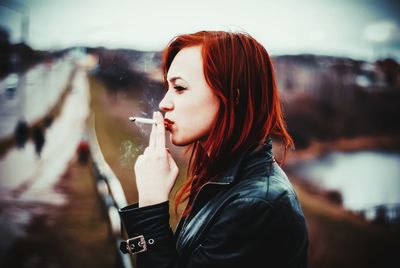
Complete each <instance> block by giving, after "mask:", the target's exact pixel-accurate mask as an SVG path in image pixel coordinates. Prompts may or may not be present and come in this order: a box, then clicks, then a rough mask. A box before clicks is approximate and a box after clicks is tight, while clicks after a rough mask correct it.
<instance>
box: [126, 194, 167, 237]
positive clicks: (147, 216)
mask: <svg viewBox="0 0 400 268" xmlns="http://www.w3.org/2000/svg"><path fill="white" fill-rule="evenodd" d="M119 214H120V216H121V219H122V223H123V225H124V228H125V230H126V233H127V234H128V237H135V236H138V235H143V236H144V237H146V236H147V237H149V236H151V237H153V238H157V239H162V238H166V237H169V236H170V235H171V234H172V230H171V228H170V225H169V201H168V200H167V201H165V202H162V203H159V204H155V205H150V206H146V207H141V208H139V204H138V203H135V204H132V205H129V206H126V207H124V208H122V209H119Z"/></svg>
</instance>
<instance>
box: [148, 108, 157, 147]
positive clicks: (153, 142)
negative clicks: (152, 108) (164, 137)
mask: <svg viewBox="0 0 400 268" xmlns="http://www.w3.org/2000/svg"><path fill="white" fill-rule="evenodd" d="M153 119H155V112H154V113H153ZM156 129H157V126H156V125H155V124H152V125H151V132H150V139H149V147H150V148H151V149H156V133H157V130H156Z"/></svg>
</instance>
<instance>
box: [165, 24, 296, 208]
mask: <svg viewBox="0 0 400 268" xmlns="http://www.w3.org/2000/svg"><path fill="white" fill-rule="evenodd" d="M192 46H201V48H202V59H203V72H204V76H205V79H206V81H207V83H208V85H209V86H210V88H211V89H212V90H213V91H214V92H215V94H216V96H217V97H218V98H219V100H220V108H219V112H218V114H217V120H216V121H215V122H216V123H215V126H214V127H212V129H211V132H210V135H209V136H208V137H207V139H206V141H205V142H203V143H202V145H200V143H199V142H195V143H193V144H192V146H191V147H190V149H191V155H190V160H189V167H188V173H187V174H188V179H187V181H186V182H185V183H184V185H183V186H182V188H181V189H180V190H179V191H178V192H177V194H176V196H175V212H177V211H178V206H179V204H180V203H183V202H185V201H186V200H188V199H189V203H188V205H187V207H186V209H185V211H184V213H183V215H184V216H185V215H187V214H188V213H189V212H190V211H191V208H192V204H191V202H190V200H191V198H190V197H193V196H194V195H196V193H197V192H198V191H199V190H200V188H201V187H202V186H203V185H204V184H205V183H207V182H208V181H210V180H212V179H213V178H215V177H217V176H218V175H220V174H221V173H222V172H223V171H224V170H225V168H226V167H227V164H228V163H229V162H230V161H231V160H232V159H234V158H235V157H236V156H237V155H239V154H240V153H241V152H243V151H244V150H246V149H248V148H249V147H250V146H252V145H254V144H255V143H256V142H261V141H264V140H265V139H266V138H267V136H269V135H272V136H274V137H276V138H278V139H280V140H281V141H282V143H283V145H284V148H285V149H284V151H285V153H286V151H287V150H288V149H289V148H291V147H292V146H293V140H292V138H291V137H290V135H289V134H288V132H287V130H286V126H285V122H284V120H283V116H282V111H281V103H280V101H279V95H278V88H277V83H276V79H275V73H274V69H273V65H272V62H271V59H270V57H269V55H268V52H267V51H266V49H265V48H264V47H263V46H262V45H261V44H260V43H258V42H257V41H256V40H255V39H254V38H253V37H251V36H250V35H249V34H247V33H243V32H224V31H200V32H196V33H193V34H184V35H179V36H177V37H175V38H174V39H172V40H171V42H170V43H169V44H168V46H167V47H166V49H165V50H164V54H163V62H162V71H163V77H164V83H165V85H166V88H168V82H167V73H168V70H169V67H170V66H171V63H172V61H173V59H174V57H175V56H176V55H177V54H178V52H179V51H180V50H181V49H183V48H186V47H192ZM207 152H208V154H207Z"/></svg>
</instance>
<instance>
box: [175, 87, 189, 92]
mask: <svg viewBox="0 0 400 268" xmlns="http://www.w3.org/2000/svg"><path fill="white" fill-rule="evenodd" d="M174 88H175V89H176V91H182V90H185V89H186V88H184V87H181V86H174Z"/></svg>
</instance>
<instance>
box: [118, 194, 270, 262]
mask: <svg viewBox="0 0 400 268" xmlns="http://www.w3.org/2000/svg"><path fill="white" fill-rule="evenodd" d="M270 210H271V206H270V205H269V203H267V202H265V201H264V200H260V199H253V198H241V199H238V200H235V201H233V202H231V203H230V204H229V205H227V206H226V207H225V208H223V209H222V210H221V211H220V212H219V214H218V216H216V218H215V221H213V222H212V223H211V225H210V226H209V227H208V230H207V231H206V232H205V233H204V236H203V237H202V239H201V243H200V244H199V245H197V246H196V247H195V248H194V249H192V252H191V253H190V254H189V255H186V256H185V257H184V258H185V259H184V260H183V259H180V260H178V255H177V251H176V245H175V243H176V241H175V239H174V235H173V232H172V230H171V228H170V226H169V208H168V201H166V202H164V203H160V204H156V205H152V206H147V207H142V208H138V206H137V204H134V205H130V206H128V207H125V208H123V209H121V210H120V215H121V217H122V221H123V224H124V227H125V230H126V231H127V234H128V236H129V237H135V236H138V235H143V236H144V237H145V239H146V241H148V239H150V238H152V239H154V241H155V242H154V244H153V246H152V247H151V248H149V249H148V250H147V251H146V252H142V253H139V254H137V267H138V268H147V267H151V268H159V267H160V268H164V267H165V268H167V267H168V268H175V267H178V263H179V267H185V268H200V267H201V268H203V267H207V268H222V267H241V264H242V263H243V265H245V264H247V265H248V264H250V263H249V262H251V261H252V260H251V259H246V258H250V257H251V255H252V254H253V252H254V250H256V245H257V244H258V243H259V241H261V240H262V237H263V235H262V234H260V232H259V228H260V226H266V224H267V223H268V221H269V219H268V217H269V212H270ZM255 215H256V217H255ZM245 262H246V263H245ZM239 264H240V265H239ZM244 267H245V266H244Z"/></svg>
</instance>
